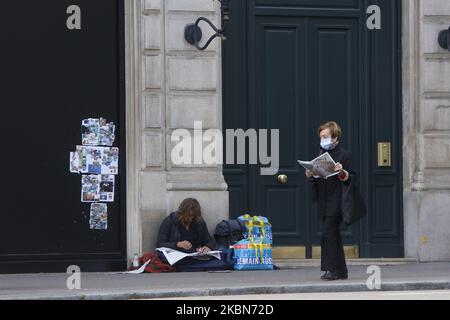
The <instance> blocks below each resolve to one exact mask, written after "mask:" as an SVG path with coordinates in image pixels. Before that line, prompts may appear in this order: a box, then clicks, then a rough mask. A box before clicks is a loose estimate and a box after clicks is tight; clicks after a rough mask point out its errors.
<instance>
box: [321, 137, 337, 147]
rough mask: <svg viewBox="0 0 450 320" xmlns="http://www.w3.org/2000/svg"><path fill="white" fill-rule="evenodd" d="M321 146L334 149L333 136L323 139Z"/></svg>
mask: <svg viewBox="0 0 450 320" xmlns="http://www.w3.org/2000/svg"><path fill="white" fill-rule="evenodd" d="M320 146H321V147H322V148H324V149H325V150H332V149H334V143H333V140H331V138H326V139H321V140H320Z"/></svg>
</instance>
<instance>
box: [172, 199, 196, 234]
mask: <svg viewBox="0 0 450 320" xmlns="http://www.w3.org/2000/svg"><path fill="white" fill-rule="evenodd" d="M201 221H202V209H201V207H200V203H199V202H198V201H197V199H194V198H186V199H184V200H183V201H182V202H181V203H180V206H179V207H178V211H177V222H178V224H180V225H181V226H183V227H185V228H187V227H189V226H191V225H192V224H193V223H199V222H201Z"/></svg>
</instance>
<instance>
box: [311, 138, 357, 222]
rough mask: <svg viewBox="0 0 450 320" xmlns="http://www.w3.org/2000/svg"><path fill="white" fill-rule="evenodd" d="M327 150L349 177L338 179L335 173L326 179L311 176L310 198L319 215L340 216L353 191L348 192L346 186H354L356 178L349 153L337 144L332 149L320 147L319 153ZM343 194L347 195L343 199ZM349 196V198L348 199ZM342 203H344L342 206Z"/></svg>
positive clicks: (345, 208) (346, 207)
mask: <svg viewBox="0 0 450 320" xmlns="http://www.w3.org/2000/svg"><path fill="white" fill-rule="evenodd" d="M325 152H328V153H329V154H330V156H331V157H332V158H333V160H334V161H335V162H340V163H341V164H342V167H343V169H344V170H346V171H347V172H348V173H349V174H350V177H349V179H348V180H347V181H345V182H343V181H341V180H339V178H338V176H337V175H335V176H333V177H330V178H328V179H315V178H311V179H310V182H311V184H312V198H313V200H314V201H316V202H317V205H318V211H319V214H320V216H321V217H325V216H341V215H343V213H344V217H345V216H346V213H345V212H344V211H346V210H347V209H348V207H349V206H348V203H349V201H350V202H352V201H353V192H349V191H348V190H347V189H348V188H352V189H353V188H354V183H353V182H354V181H355V180H356V172H355V171H354V170H353V166H352V162H351V159H350V153H349V152H348V151H347V150H345V149H342V148H341V147H340V146H339V145H337V146H336V147H335V148H334V149H333V150H330V151H327V150H324V149H322V148H321V151H320V154H323V153H325ZM343 196H345V197H347V198H346V199H345V200H343ZM348 197H350V198H351V199H349V198H348ZM343 203H344V204H346V205H345V206H344V208H343Z"/></svg>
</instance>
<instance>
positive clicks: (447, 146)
mask: <svg viewBox="0 0 450 320" xmlns="http://www.w3.org/2000/svg"><path fill="white" fill-rule="evenodd" d="M403 17H404V18H403V80H404V86H403V96H404V99H403V100H404V105H403V123H404V126H403V127H404V128H403V130H404V180H405V182H404V194H405V197H404V220H405V253H406V256H408V257H417V258H419V259H420V260H421V261H448V260H450V229H449V227H448V226H450V209H449V208H450V53H449V52H448V51H446V50H444V49H442V48H440V47H439V45H438V42H437V37H438V34H439V31H440V30H444V29H448V26H449V25H450V6H449V3H448V1H447V0H414V1H409V0H404V1H403Z"/></svg>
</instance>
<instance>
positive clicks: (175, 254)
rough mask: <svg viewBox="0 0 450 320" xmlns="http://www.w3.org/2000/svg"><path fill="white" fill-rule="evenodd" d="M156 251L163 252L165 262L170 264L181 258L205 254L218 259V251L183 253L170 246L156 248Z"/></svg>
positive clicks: (203, 255)
mask: <svg viewBox="0 0 450 320" xmlns="http://www.w3.org/2000/svg"><path fill="white" fill-rule="evenodd" d="M156 250H157V251H160V252H162V253H163V254H164V257H166V259H167V262H169V264H170V265H171V266H173V265H174V264H175V263H177V262H178V261H180V260H181V259H184V258H186V257H205V256H211V257H214V258H216V259H218V260H220V251H218V250H216V251H209V252H206V253H200V252H193V253H184V252H181V251H178V250H174V249H170V248H164V247H161V248H156Z"/></svg>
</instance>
